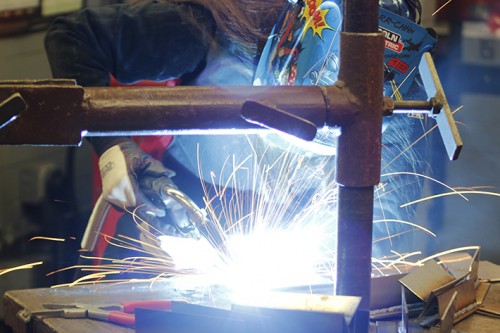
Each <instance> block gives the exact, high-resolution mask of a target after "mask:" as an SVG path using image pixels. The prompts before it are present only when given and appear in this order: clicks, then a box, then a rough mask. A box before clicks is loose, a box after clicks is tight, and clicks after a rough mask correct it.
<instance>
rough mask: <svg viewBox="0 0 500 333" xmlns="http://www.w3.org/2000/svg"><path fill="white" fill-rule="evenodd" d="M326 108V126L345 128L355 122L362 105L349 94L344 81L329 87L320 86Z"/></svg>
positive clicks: (349, 91)
mask: <svg viewBox="0 0 500 333" xmlns="http://www.w3.org/2000/svg"><path fill="white" fill-rule="evenodd" d="M319 88H320V89H321V92H322V93H323V98H324V99H325V106H326V119H325V123H326V125H328V126H346V125H348V124H350V123H352V122H353V121H355V119H356V116H357V115H359V114H360V113H361V111H362V109H361V108H362V105H363V103H362V102H361V101H360V100H359V99H358V98H357V97H356V96H355V95H354V94H353V93H352V92H351V90H350V89H349V87H348V86H347V85H346V83H345V82H344V81H341V80H339V81H337V82H335V84H334V85H331V86H320V87H319Z"/></svg>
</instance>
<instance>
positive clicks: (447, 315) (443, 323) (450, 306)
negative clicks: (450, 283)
mask: <svg viewBox="0 0 500 333" xmlns="http://www.w3.org/2000/svg"><path fill="white" fill-rule="evenodd" d="M457 295H458V292H457V291H455V292H454V293H453V295H452V296H451V299H450V300H449V302H448V303H447V305H446V308H445V310H444V311H443V314H442V315H441V316H440V318H439V320H440V323H439V326H440V329H439V333H450V332H451V330H452V329H453V315H454V313H455V304H456V300H457Z"/></svg>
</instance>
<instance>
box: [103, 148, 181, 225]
mask: <svg viewBox="0 0 500 333" xmlns="http://www.w3.org/2000/svg"><path fill="white" fill-rule="evenodd" d="M99 171H100V173H101V179H102V195H103V197H104V198H105V199H106V200H107V201H108V202H110V203H112V204H113V205H115V206H117V207H118V208H122V209H123V208H134V207H136V206H141V209H140V210H141V213H146V214H149V215H152V216H156V217H162V216H165V213H166V212H165V209H164V208H163V207H161V206H157V205H155V204H153V203H152V202H151V201H150V200H149V199H148V197H147V196H146V195H145V194H144V193H143V192H142V191H141V189H140V187H139V185H138V180H139V179H140V178H142V177H161V176H166V177H173V176H175V172H174V171H172V170H170V169H168V168H165V167H164V166H163V164H162V163H161V162H160V161H158V160H156V159H154V158H153V157H152V156H150V155H148V154H146V153H145V152H144V151H142V150H141V149H140V148H139V146H138V145H137V144H136V143H135V142H133V141H132V140H126V141H123V142H120V143H119V144H117V145H114V146H112V147H111V148H109V149H107V150H106V151H105V152H104V153H103V154H102V155H101V157H100V158H99ZM141 215H142V214H141Z"/></svg>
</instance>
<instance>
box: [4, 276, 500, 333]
mask: <svg viewBox="0 0 500 333" xmlns="http://www.w3.org/2000/svg"><path fill="white" fill-rule="evenodd" d="M217 293H218V292H217V290H215V292H214V290H210V293H208V290H206V289H203V290H200V289H190V290H184V289H183V290H179V289H177V288H176V287H175V286H174V285H172V284H171V283H168V282H162V283H156V284H153V285H151V284H149V283H133V284H122V285H88V286H75V287H71V288H66V287H65V288H41V289H26V290H13V291H8V292H6V293H5V295H4V297H3V302H4V311H5V322H6V324H7V325H8V326H10V327H11V328H12V329H13V332H14V333H30V332H36V333H49V332H50V333H59V332H61V333H62V332H64V333H67V332H70V333H88V332H111V333H130V332H134V329H132V328H127V327H122V326H118V325H115V324H110V323H106V322H101V321H96V320H91V319H63V318H41V317H38V316H33V318H31V320H29V319H30V317H32V316H31V312H34V311H40V310H45V309H44V307H43V304H46V303H75V302H78V303H90V304H94V305H96V304H109V303H113V302H120V301H130V300H139V299H174V300H182V299H184V300H185V299H189V300H190V301H191V302H193V303H197V304H204V305H215V306H217V307H223V308H228V306H229V304H228V303H227V301H224V300H223V299H224V296H222V294H221V293H220V292H219V295H217ZM208 294H210V298H208V296H207V295H208ZM214 295H215V300H214V298H213V296H214ZM217 298H219V299H218V300H217ZM214 302H215V303H217V304H214ZM485 302H486V304H488V306H489V307H490V308H493V309H496V311H499V309H500V283H493V284H491V287H490V290H489V292H488V296H487V298H486V300H485ZM499 329H500V319H498V317H497V318H494V317H488V316H485V315H481V314H474V315H472V316H470V317H468V318H467V319H465V320H463V321H461V322H459V323H458V324H456V325H455V326H454V330H455V331H456V332H459V333H486V332H487V333H492V332H499ZM372 331H373V332H375V331H376V330H374V328H373V327H372V329H371V330H370V332H372ZM417 331H418V332H428V331H427V330H420V329H419V330H417ZM417 331H414V330H411V332H417ZM383 332H385V331H384V330H383ZM430 332H435V331H434V330H431V331H430Z"/></svg>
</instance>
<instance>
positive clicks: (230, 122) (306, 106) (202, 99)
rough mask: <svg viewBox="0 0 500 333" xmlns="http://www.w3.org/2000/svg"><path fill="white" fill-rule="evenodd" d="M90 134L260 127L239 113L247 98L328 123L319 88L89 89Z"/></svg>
mask: <svg viewBox="0 0 500 333" xmlns="http://www.w3.org/2000/svg"><path fill="white" fill-rule="evenodd" d="M85 100H86V102H85V106H84V108H85V109H86V129H87V131H88V134H87V135H90V136H91V135H100V134H105V135H109V134H112V133H117V132H128V133H130V132H135V133H136V132H141V133H142V134H144V133H147V132H163V133H165V132H168V133H170V134H182V133H183V132H188V133H189V134H194V133H197V132H210V133H217V132H218V131H220V130H240V132H241V130H247V129H252V128H253V129H256V128H261V127H259V126H256V125H252V124H249V123H248V122H247V121H245V120H244V119H243V118H242V116H241V110H242V105H243V103H244V102H245V101H248V100H252V101H265V102H268V103H269V104H272V105H273V106H274V107H276V108H278V109H281V110H284V111H286V112H287V113H290V114H292V115H297V116H299V117H301V118H304V119H307V120H308V121H309V122H311V123H313V124H314V125H315V126H317V127H321V126H323V125H324V124H325V116H326V107H325V103H324V97H323V93H322V90H321V89H320V87H171V88H148V89H147V90H145V89H144V88H140V87H137V88H134V87H124V88H113V89H102V88H85Z"/></svg>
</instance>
